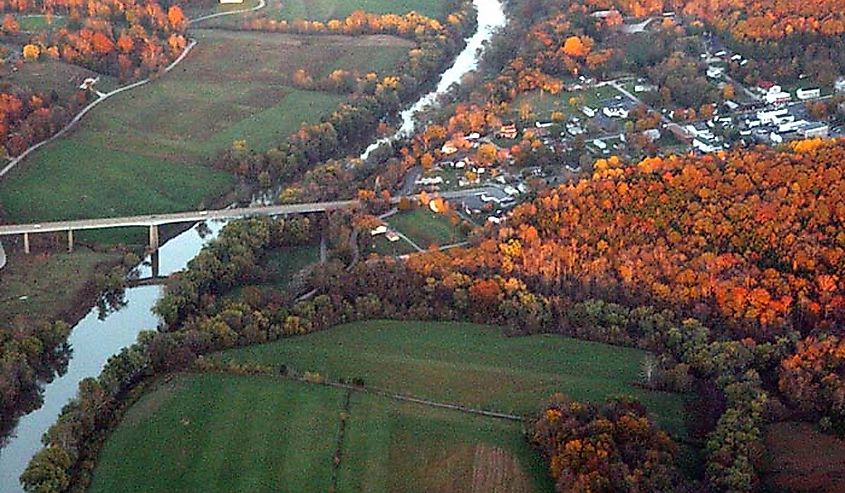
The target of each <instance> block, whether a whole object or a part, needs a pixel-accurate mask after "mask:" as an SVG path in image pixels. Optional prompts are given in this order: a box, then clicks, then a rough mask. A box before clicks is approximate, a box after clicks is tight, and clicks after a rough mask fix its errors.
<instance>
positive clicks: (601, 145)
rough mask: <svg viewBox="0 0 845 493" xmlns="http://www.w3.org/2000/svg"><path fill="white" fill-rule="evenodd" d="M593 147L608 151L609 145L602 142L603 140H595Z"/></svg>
mask: <svg viewBox="0 0 845 493" xmlns="http://www.w3.org/2000/svg"><path fill="white" fill-rule="evenodd" d="M593 145H594V146H596V147H597V148H599V149H600V150H602V151H603V150H605V149H607V144H605V143H604V141H603V140H601V139H596V140H594V141H593Z"/></svg>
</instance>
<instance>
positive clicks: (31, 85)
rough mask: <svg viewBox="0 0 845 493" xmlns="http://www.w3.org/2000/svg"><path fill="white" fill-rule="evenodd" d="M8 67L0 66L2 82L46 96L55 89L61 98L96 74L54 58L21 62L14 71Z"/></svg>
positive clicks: (70, 93)
mask: <svg viewBox="0 0 845 493" xmlns="http://www.w3.org/2000/svg"><path fill="white" fill-rule="evenodd" d="M8 68H10V67H2V68H0V73H2V77H3V82H8V83H10V84H12V85H14V86H18V87H20V88H22V89H24V90H27V91H35V92H41V93H44V94H45V95H48V96H49V94H50V91H56V92H57V93H58V94H59V96H60V97H62V98H63V99H67V98H69V97H71V96H72V95H73V94H75V93H76V92H77V91H78V90H79V85H80V84H82V81H84V80H85V79H86V78H88V77H96V76H97V74H96V73H95V72H92V71H90V70H88V69H86V68H83V67H79V66H77V65H72V64H69V63H64V62H60V61H56V60H47V61H43V62H27V63H24V64H21V66H20V68H18V70H16V71H14V72H12V71H10V70H8Z"/></svg>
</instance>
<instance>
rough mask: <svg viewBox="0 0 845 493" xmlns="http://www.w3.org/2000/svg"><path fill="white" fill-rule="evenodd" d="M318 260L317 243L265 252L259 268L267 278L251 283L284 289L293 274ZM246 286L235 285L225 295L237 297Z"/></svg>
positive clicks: (318, 248) (318, 247) (318, 249)
mask: <svg viewBox="0 0 845 493" xmlns="http://www.w3.org/2000/svg"><path fill="white" fill-rule="evenodd" d="M319 261H320V246H319V245H301V246H292V247H282V248H278V249H276V250H273V251H271V252H269V253H268V254H267V257H266V258H265V259H263V260H262V262H261V269H262V271H263V273H264V274H265V275H266V276H267V278H266V279H265V280H264V281H263V283H262V284H255V285H251V286H252V287H257V288H260V289H261V288H269V289H273V290H284V289H287V287H288V286H289V285H290V282H291V280H292V278H293V276H294V275H295V274H296V273H298V272H299V271H301V270H302V269H304V268H305V267H308V266H309V265H311V264H314V263H316V262H319ZM245 287H247V286H241V287H237V288H235V289H233V290H232V292H231V293H229V294H228V295H227V296H228V297H229V298H233V299H237V298H239V297H240V295H241V293H242V292H243V289H244V288H245Z"/></svg>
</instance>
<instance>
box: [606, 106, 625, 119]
mask: <svg viewBox="0 0 845 493" xmlns="http://www.w3.org/2000/svg"><path fill="white" fill-rule="evenodd" d="M601 111H602V113H604V116H606V117H608V118H628V110H626V109H625V108H622V107H621V106H615V107H608V106H605V107H604V108H602V110H601Z"/></svg>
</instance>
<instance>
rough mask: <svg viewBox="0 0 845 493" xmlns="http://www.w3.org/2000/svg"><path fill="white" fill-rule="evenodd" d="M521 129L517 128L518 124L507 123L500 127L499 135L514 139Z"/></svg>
mask: <svg viewBox="0 0 845 493" xmlns="http://www.w3.org/2000/svg"><path fill="white" fill-rule="evenodd" d="M518 133H519V131H518V130H517V129H516V124H514V123H508V124H507V125H502V126H501V128H499V132H498V133H497V135H498V136H499V137H500V138H502V139H508V140H513V139H515V138H516V136H517V134H518Z"/></svg>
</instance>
